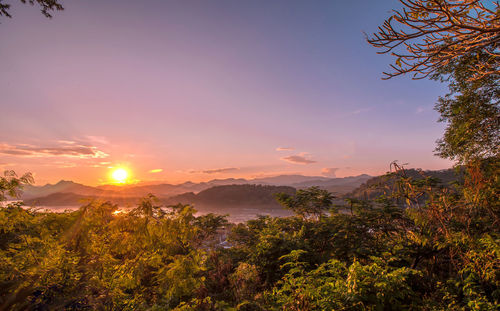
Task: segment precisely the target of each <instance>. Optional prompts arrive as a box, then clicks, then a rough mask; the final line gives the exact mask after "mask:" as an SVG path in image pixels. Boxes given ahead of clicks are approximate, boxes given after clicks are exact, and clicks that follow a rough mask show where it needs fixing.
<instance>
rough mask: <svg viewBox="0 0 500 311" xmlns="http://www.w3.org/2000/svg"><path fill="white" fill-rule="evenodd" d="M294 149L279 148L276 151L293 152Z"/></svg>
mask: <svg viewBox="0 0 500 311" xmlns="http://www.w3.org/2000/svg"><path fill="white" fill-rule="evenodd" d="M292 150H293V148H291V147H278V148H276V151H292Z"/></svg>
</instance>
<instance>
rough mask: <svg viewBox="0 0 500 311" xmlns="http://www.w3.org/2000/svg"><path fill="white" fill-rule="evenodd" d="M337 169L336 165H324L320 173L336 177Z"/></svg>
mask: <svg viewBox="0 0 500 311" xmlns="http://www.w3.org/2000/svg"><path fill="white" fill-rule="evenodd" d="M338 170H339V168H338V167H325V168H324V169H322V170H321V174H322V175H323V176H327V177H337V174H336V173H337V171H338Z"/></svg>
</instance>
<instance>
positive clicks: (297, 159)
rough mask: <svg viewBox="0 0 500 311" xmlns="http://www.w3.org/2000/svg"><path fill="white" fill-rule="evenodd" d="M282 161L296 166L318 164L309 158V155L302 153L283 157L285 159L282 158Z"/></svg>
mask: <svg viewBox="0 0 500 311" xmlns="http://www.w3.org/2000/svg"><path fill="white" fill-rule="evenodd" d="M281 160H283V161H286V162H290V163H294V164H312V163H316V161H314V160H311V159H310V158H309V156H308V154H307V153H300V154H296V155H291V156H287V157H283V158H281Z"/></svg>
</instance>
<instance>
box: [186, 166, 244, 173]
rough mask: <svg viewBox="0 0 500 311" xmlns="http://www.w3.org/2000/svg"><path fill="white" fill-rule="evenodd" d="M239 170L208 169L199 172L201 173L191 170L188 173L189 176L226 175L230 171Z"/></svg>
mask: <svg viewBox="0 0 500 311" xmlns="http://www.w3.org/2000/svg"><path fill="white" fill-rule="evenodd" d="M237 170H239V168H238V167H224V168H215V169H208V170H201V171H195V170H191V171H189V173H191V174H200V173H201V174H218V173H227V172H232V171H237Z"/></svg>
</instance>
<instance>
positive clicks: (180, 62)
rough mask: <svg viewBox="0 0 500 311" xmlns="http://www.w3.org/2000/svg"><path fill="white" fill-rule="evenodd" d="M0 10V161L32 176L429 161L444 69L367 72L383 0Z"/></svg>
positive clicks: (149, 0)
mask: <svg viewBox="0 0 500 311" xmlns="http://www.w3.org/2000/svg"><path fill="white" fill-rule="evenodd" d="M8 2H11V3H12V1H8ZM12 4H13V6H12V10H11V12H10V13H11V14H12V15H13V18H12V19H8V18H5V17H0V60H1V69H0V94H1V97H0V108H1V110H0V111H1V113H0V169H1V170H6V169H9V170H10V169H13V170H15V171H16V172H18V173H19V174H21V173H24V172H32V173H33V174H34V177H35V180H36V184H38V185H42V184H45V183H55V182H57V181H58V180H61V179H64V180H73V181H76V182H81V183H84V184H88V185H98V184H103V183H108V182H110V179H109V176H110V172H111V171H112V170H113V169H115V168H117V167H123V168H126V169H127V170H128V171H129V172H130V178H129V181H131V182H139V181H140V182H160V181H161V182H170V183H180V182H184V181H188V180H189V181H194V182H197V181H206V180H211V179H216V178H228V177H235V178H255V177H263V176H273V175H279V174H304V175H314V176H328V177H345V176H353V175H359V174H364V173H366V174H370V175H378V174H382V173H384V172H386V171H388V170H389V164H390V163H391V162H392V161H394V160H398V161H399V162H400V163H408V165H407V166H408V167H415V168H422V169H433V170H434V169H443V168H448V167H450V166H451V165H452V163H451V162H449V161H447V160H444V159H440V158H439V157H437V156H434V153H433V150H434V148H435V141H436V140H437V139H438V138H440V137H441V135H442V133H443V130H444V127H445V124H442V123H438V122H437V120H438V118H439V115H438V113H437V112H435V111H434V110H433V106H434V104H435V102H436V100H437V98H438V97H439V96H443V95H444V94H446V93H447V88H446V85H444V84H441V83H439V82H436V81H429V80H417V81H416V80H411V78H410V77H398V78H393V79H390V80H382V79H381V77H382V72H383V71H385V70H388V68H389V63H390V62H391V61H392V58H391V57H390V56H389V55H379V54H377V50H376V49H375V48H373V47H371V46H370V45H369V44H368V43H366V41H365V36H364V32H366V33H373V32H374V31H376V29H377V27H378V26H379V25H381V24H382V22H383V21H384V19H386V18H388V17H389V16H390V10H391V9H393V8H396V7H398V1H396V0H394V1H392V0H383V1H382V0H380V1H373V0H352V1H331V0H327V1H321V0H317V1H292V0H275V1H266V0H252V1H233V0H220V1H219V0H210V1H206V0H198V1H195V0H183V1H165V0H143V1H128V0H120V1H110V0H86V1H63V2H62V4H63V5H64V7H65V10H64V11H62V12H55V13H54V14H53V15H54V17H53V18H52V19H47V18H45V17H44V16H43V15H42V14H41V13H40V11H39V8H38V7H36V6H34V7H32V6H29V5H22V4H18V3H17V1H16V2H15V3H12Z"/></svg>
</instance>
